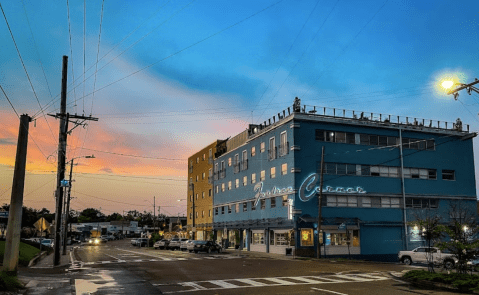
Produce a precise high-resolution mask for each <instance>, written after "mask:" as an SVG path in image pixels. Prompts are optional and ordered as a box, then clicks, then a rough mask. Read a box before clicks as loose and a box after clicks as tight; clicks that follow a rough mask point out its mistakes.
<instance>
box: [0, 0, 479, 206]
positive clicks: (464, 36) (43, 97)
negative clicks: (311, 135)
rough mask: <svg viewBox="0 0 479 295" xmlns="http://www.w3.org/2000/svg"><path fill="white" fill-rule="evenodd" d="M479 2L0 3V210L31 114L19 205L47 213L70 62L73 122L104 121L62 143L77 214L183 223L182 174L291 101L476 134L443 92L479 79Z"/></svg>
mask: <svg viewBox="0 0 479 295" xmlns="http://www.w3.org/2000/svg"><path fill="white" fill-rule="evenodd" d="M475 2H476V1H472V0H471V1H467V0H465V1H452V0H451V1H446V0H444V1H441V0H439V1H434V3H433V2H430V1H406V0H404V1H399V0H388V1H386V0H370V1H369V0H368V1H346V0H339V1H334V0H333V1H291V0H289V1H288V0H283V1H277V0H268V1H266V0H265V1H263V0H260V1H220V0H218V1H206V0H193V1H191V0H186V1H182V0H178V1H165V0H162V1H111V0H104V1H103V0H89V1H79V0H68V1H33V0H10V1H3V2H1V7H2V17H0V44H1V53H2V54H1V56H0V86H2V88H3V90H4V91H5V94H6V95H7V97H8V99H9V100H10V102H11V105H10V103H9V101H8V100H7V97H6V96H5V95H4V94H3V93H0V203H2V204H3V203H7V204H8V203H9V202H10V196H11V186H12V181H13V167H14V165H15V154H16V142H17V138H18V129H19V120H18V117H17V115H16V113H18V114H19V115H20V114H28V115H29V116H31V117H33V118H34V119H35V120H34V121H33V122H32V123H31V124H30V137H29V142H28V152H27V173H26V180H25V193H24V205H25V206H28V207H32V208H37V209H41V208H44V207H45V208H47V209H49V210H51V211H54V208H55V200H54V190H55V185H56V166H57V164H56V161H57V153H56V151H57V147H58V130H59V122H58V120H56V119H55V118H52V117H51V116H48V114H55V113H56V112H59V107H60V99H59V97H60V87H61V70H62V56H63V55H66V56H68V57H69V59H68V89H67V91H68V94H67V112H69V113H71V114H74V113H76V114H78V115H82V114H84V115H86V116H89V115H92V116H93V117H97V118H98V121H97V122H94V121H89V122H87V123H88V124H87V125H86V126H79V127H77V128H75V129H74V130H73V131H72V133H71V135H69V137H68V149H67V161H70V160H71V159H73V158H74V159H75V160H74V163H75V166H74V169H73V179H74V182H73V186H72V197H73V199H72V203H71V207H72V209H74V210H83V209H86V208H97V209H101V211H102V212H103V213H104V214H107V215H108V214H112V213H114V212H118V213H122V212H123V211H129V210H139V211H142V212H143V211H153V202H155V205H156V207H158V206H160V213H163V214H166V215H177V214H180V215H183V214H185V213H186V197H187V173H188V168H187V158H188V157H189V156H190V155H192V154H194V153H195V152H196V151H198V150H200V149H201V148H203V147H205V146H207V145H208V144H210V143H212V142H213V141H215V140H216V139H224V138H227V137H229V136H234V135H236V134H238V133H240V132H242V131H243V130H245V128H247V126H248V124H250V123H259V122H262V121H264V120H266V119H267V118H271V117H272V116H273V115H275V114H276V113H278V112H279V111H281V110H283V109H285V108H286V107H288V106H290V105H292V102H293V99H294V97H296V96H298V97H300V98H301V100H302V103H303V104H306V105H316V106H321V107H331V108H343V109H348V110H356V111H365V112H375V113H382V114H392V115H400V116H409V117H417V118H425V119H433V120H441V121H449V122H454V121H456V119H457V118H461V120H462V121H463V122H464V124H469V125H470V128H471V130H472V131H475V132H477V131H479V119H478V115H477V114H478V112H479V95H478V94H475V93H474V94H473V95H467V93H466V92H464V91H462V92H461V93H460V96H459V98H458V100H454V99H453V97H452V96H451V95H449V96H448V95H446V94H445V91H444V90H443V89H441V88H440V87H439V85H440V84H441V82H442V81H443V80H447V79H454V80H455V81H457V82H460V83H470V82H472V81H474V78H476V77H478V76H479V73H478V69H479V45H478V44H479V43H478V41H477V40H478V33H479V8H478V6H477V3H475ZM7 22H8V25H7ZM12 35H13V37H12ZM12 106H13V107H12ZM70 126H71V125H70ZM477 148H478V144H477V139H475V140H474V150H475V159H474V160H475V163H476V178H477V176H478V175H479V170H478V169H479V165H477V163H479V162H478V160H479V158H478V157H479V152H477ZM92 154H93V155H94V156H95V158H94V159H86V158H84V157H85V156H89V155H92ZM67 173H68V172H67ZM476 183H477V181H476ZM154 199H155V200H154ZM178 200H180V201H178ZM156 213H158V211H157V210H156Z"/></svg>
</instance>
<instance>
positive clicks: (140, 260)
mask: <svg viewBox="0 0 479 295" xmlns="http://www.w3.org/2000/svg"><path fill="white" fill-rule="evenodd" d="M133 262H143V259H136V260H133Z"/></svg>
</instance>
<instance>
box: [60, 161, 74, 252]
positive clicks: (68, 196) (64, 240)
mask: <svg viewBox="0 0 479 295" xmlns="http://www.w3.org/2000/svg"><path fill="white" fill-rule="evenodd" d="M73 160H74V159H72V160H71V161H70V162H71V165H70V179H69V184H70V185H69V186H68V195H67V199H66V202H65V203H66V207H65V220H64V226H63V229H64V231H63V249H62V254H63V255H66V254H67V232H68V217H70V194H71V191H72V177H73V176H72V174H73Z"/></svg>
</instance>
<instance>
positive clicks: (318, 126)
mask: <svg viewBox="0 0 479 295" xmlns="http://www.w3.org/2000/svg"><path fill="white" fill-rule="evenodd" d="M293 109H294V110H293ZM476 135H477V134H476V133H473V132H470V131H469V126H468V125H466V126H462V123H461V122H460V120H459V119H458V121H457V122H456V123H448V122H439V121H432V120H424V119H417V118H408V117H404V118H403V117H399V116H391V115H383V114H372V113H364V112H359V113H358V112H355V111H346V110H339V109H328V108H317V107H313V106H300V105H299V103H298V101H295V106H293V108H288V109H286V110H283V111H282V112H281V113H278V115H277V116H276V115H275V116H274V117H273V118H271V119H269V120H268V121H265V122H264V123H263V124H260V125H250V127H249V129H248V130H246V131H245V132H242V133H240V134H239V135H238V136H237V137H235V138H236V139H237V140H236V144H234V145H233V146H232V147H231V148H223V149H219V150H218V152H217V154H216V156H217V157H216V159H215V161H214V178H215V182H214V204H213V210H214V213H213V214H214V215H213V220H214V224H213V227H214V229H215V231H216V233H217V238H218V239H223V240H228V241H229V245H230V246H231V245H233V244H235V245H238V246H239V247H245V248H246V249H247V250H250V251H262V252H276V253H284V254H286V253H291V252H292V251H295V252H296V254H297V255H305V256H313V255H315V253H316V249H317V240H319V243H320V244H321V246H322V247H321V249H322V250H321V251H322V254H323V255H324V254H326V255H347V254H349V255H355V256H357V257H363V258H368V259H385V260H388V259H389V260H394V259H397V257H396V256H397V252H398V251H399V250H403V249H408V248H409V249H411V248H412V247H414V246H418V245H420V244H421V236H420V235H419V234H418V233H417V232H415V229H414V227H411V226H409V224H410V222H411V221H413V220H415V219H417V218H421V217H423V218H425V215H431V214H434V215H439V216H441V217H442V222H448V221H449V219H450V218H452V217H453V215H454V214H453V213H451V208H452V207H453V206H452V205H453V204H457V203H458V202H459V203H462V204H464V205H466V206H465V207H468V208H473V209H474V210H473V212H472V213H473V214H475V212H476V211H475V208H476V189H475V175H474V159H473V144H472V138H473V137H475V136H476ZM323 149H324V150H323ZM322 151H324V154H323V152H322ZM322 155H323V156H324V161H323V163H324V164H323V169H322V170H323V179H322V180H321V162H322V161H321V156H322ZM321 181H322V183H323V184H322V198H321V213H319V209H320V208H319V207H318V203H319V201H318V200H319V197H320V195H321V194H320V191H321V189H320V187H321V184H320V183H321ZM471 210H472V209H471ZM320 214H321V215H320ZM319 216H320V219H321V221H320V223H319V222H318V220H319V218H318V217H319ZM318 224H319V225H320V231H319V235H318ZM378 255H379V256H378ZM378 257H381V258H378Z"/></svg>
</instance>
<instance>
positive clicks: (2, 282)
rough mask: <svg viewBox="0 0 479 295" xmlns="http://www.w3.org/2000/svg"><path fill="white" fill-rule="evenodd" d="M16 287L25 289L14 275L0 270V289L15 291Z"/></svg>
mask: <svg viewBox="0 0 479 295" xmlns="http://www.w3.org/2000/svg"><path fill="white" fill-rule="evenodd" d="M18 289H25V287H24V286H23V284H22V283H21V282H20V281H19V280H18V278H17V276H16V275H12V274H8V273H6V272H4V271H2V272H0V291H17V290H18Z"/></svg>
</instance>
